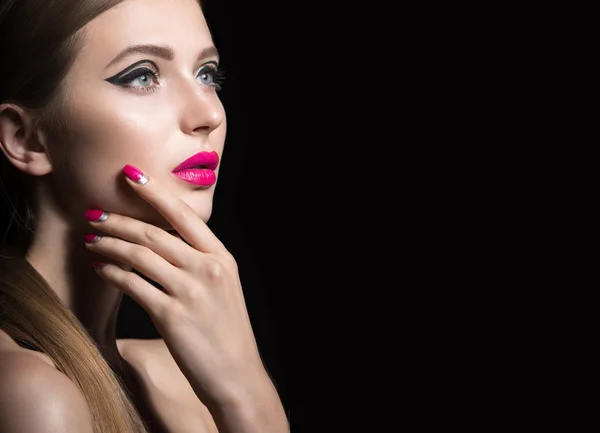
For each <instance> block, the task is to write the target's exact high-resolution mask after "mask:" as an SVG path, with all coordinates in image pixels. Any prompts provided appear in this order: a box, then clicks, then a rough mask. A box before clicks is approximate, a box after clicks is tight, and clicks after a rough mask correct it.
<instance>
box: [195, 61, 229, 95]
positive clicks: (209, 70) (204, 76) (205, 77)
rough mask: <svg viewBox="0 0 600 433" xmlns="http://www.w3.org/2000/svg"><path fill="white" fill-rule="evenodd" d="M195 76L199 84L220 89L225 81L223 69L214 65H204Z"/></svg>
mask: <svg viewBox="0 0 600 433" xmlns="http://www.w3.org/2000/svg"><path fill="white" fill-rule="evenodd" d="M197 78H198V79H199V80H200V83H201V84H204V85H205V86H210V87H214V88H215V89H216V90H221V89H222V85H223V82H224V81H225V71H223V69H219V68H218V67H217V66H216V65H212V64H210V65H204V66H202V67H201V68H200V70H199V71H198V75H197Z"/></svg>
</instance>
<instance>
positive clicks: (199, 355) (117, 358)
mask: <svg viewBox="0 0 600 433" xmlns="http://www.w3.org/2000/svg"><path fill="white" fill-rule="evenodd" d="M83 32H84V35H85V45H84V48H83V50H82V51H81V52H80V53H78V55H77V60H76V62H75V64H74V66H73V68H72V69H71V70H70V71H69V74H68V76H67V79H66V80H67V84H68V86H67V88H66V91H67V94H66V96H67V107H68V113H67V124H68V125H69V140H68V143H52V142H50V141H49V140H48V139H47V138H46V135H45V134H44V131H43V130H40V129H33V127H32V125H33V124H32V121H31V118H30V116H29V113H28V112H27V111H26V110H24V109H22V108H21V107H18V106H13V105H11V106H7V105H0V145H1V147H2V151H3V152H4V154H5V155H6V157H7V158H8V160H9V161H10V162H11V163H12V164H13V165H14V166H15V167H16V168H17V169H19V170H21V171H23V172H25V173H27V174H29V175H30V176H31V177H32V178H33V179H35V185H34V188H35V207H36V211H37V213H38V215H39V218H38V226H37V231H36V233H35V236H34V238H33V243H32V246H31V248H30V249H29V250H28V252H27V256H26V257H27V259H28V261H29V262H30V263H31V264H32V265H33V266H34V267H35V268H36V269H37V270H38V272H39V273H40V274H41V275H42V276H43V277H44V278H45V279H46V281H48V283H49V284H50V286H51V287H52V288H53V289H54V290H55V291H56V293H57V294H58V295H59V297H60V298H61V299H62V300H63V301H64V302H65V304H66V305H67V306H68V307H69V308H70V309H71V310H72V311H73V312H74V313H75V315H76V316H77V317H78V319H79V320H80V321H81V322H82V323H83V325H84V326H85V327H86V328H87V329H88V331H89V332H90V334H91V336H92V338H93V339H94V340H95V341H96V342H97V343H98V344H99V346H100V347H101V349H102V353H103V355H104V356H105V357H106V359H107V360H108V361H109V362H110V363H111V365H113V367H114V368H115V369H116V371H119V365H120V362H121V361H122V357H121V354H120V353H119V350H118V347H117V341H116V335H115V328H116V319H117V312H118V309H119V306H120V302H121V299H122V295H123V293H127V294H128V295H129V296H131V297H132V298H133V299H134V300H135V301H137V302H138V303H139V304H140V305H141V306H142V307H143V308H145V309H146V310H147V311H148V312H149V314H150V316H151V318H152V320H153V322H154V323H155V325H156V326H157V328H158V329H159V331H160V332H161V335H162V336H163V338H164V340H165V342H166V344H167V346H168V347H169V350H170V352H171V354H172V356H173V358H174V359H175V360H176V361H177V364H178V365H179V368H180V369H181V370H182V371H183V372H184V374H185V375H186V377H187V379H188V380H189V382H190V384H191V385H192V388H193V390H194V392H195V393H196V395H197V396H198V398H200V399H201V400H202V401H203V403H204V404H206V406H207V407H209V408H210V409H211V413H212V415H213V417H214V418H215V422H216V424H217V425H218V427H219V431H222V432H255V431H256V432H258V431H261V432H276V431H277V432H285V431H287V421H286V419H285V414H284V413H283V409H282V407H281V404H280V402H279V399H278V397H277V395H276V392H275V391H274V389H273V387H272V384H271V382H270V380H269V378H268V376H267V374H266V372H265V371H264V367H263V366H262V363H261V361H260V357H259V356H258V352H257V349H256V343H255V341H254V337H253V335H252V331H251V328H250V324H249V320H248V317H247V313H246V309H245V305H244V302H243V296H242V291H241V287H240V286H239V284H240V282H239V278H238V275H237V267H236V264H235V260H233V258H232V257H231V255H230V254H229V253H228V252H227V250H226V249H225V247H224V246H223V245H222V244H221V242H220V241H219V240H218V239H217V238H216V237H215V236H214V235H213V234H212V233H211V232H210V230H209V229H208V227H207V226H206V222H207V221H208V219H209V217H210V214H211V211H212V200H213V195H214V190H215V186H214V185H213V186H212V187H208V188H207V187H198V186H195V185H192V184H188V183H186V182H183V181H181V180H180V179H178V178H176V177H174V176H173V175H172V173H171V170H172V169H173V168H174V167H175V166H177V165H178V164H179V163H180V162H181V161H183V160H184V159H187V158H188V157H189V156H191V155H193V154H195V153H197V152H199V151H216V152H217V153H218V155H219V156H220V157H222V155H223V146H224V141H225V134H226V118H225V111H224V108H223V105H222V104H221V101H220V100H219V97H218V94H217V91H216V89H215V86H214V83H212V78H213V76H212V75H211V74H212V72H211V69H207V68H211V67H212V68H214V67H215V65H216V64H218V62H219V57H218V54H217V53H216V50H215V49H214V44H213V41H212V37H211V34H210V31H209V28H208V26H207V23H206V21H205V18H204V16H203V14H202V11H201V9H200V7H199V6H198V4H197V3H196V2H195V1H194V0H171V1H164V0H126V1H125V2H123V3H121V4H119V5H117V6H116V7H114V8H112V9H110V10H109V11H107V12H105V13H104V14H102V15H100V16H99V17H97V18H96V19H94V20H93V21H91V22H90V23H88V24H87V25H86V26H85V27H84V28H83ZM140 44H153V45H158V46H163V47H165V46H168V47H170V49H171V50H172V53H173V58H172V59H171V60H167V59H164V58H161V57H159V56H158V55H156V53H154V54H149V53H146V54H141V53H134V54H131V55H129V56H126V57H123V58H122V59H121V60H119V61H118V62H116V63H113V64H111V65H110V66H107V65H109V63H110V62H111V61H112V60H113V59H114V58H115V57H116V56H117V54H119V53H121V52H122V51H123V50H124V49H125V48H127V47H129V46H133V45H140ZM199 56H200V58H199ZM141 60H147V61H145V62H143V63H139V64H137V65H136V66H134V67H133V68H129V66H130V65H133V64H134V63H136V62H139V61H141ZM141 68H147V69H150V70H151V71H154V72H156V69H158V71H159V74H158V77H152V76H150V75H146V76H145V77H141V78H137V79H135V80H133V81H130V82H128V83H126V84H124V85H123V86H118V85H115V84H112V83H109V82H107V81H106V79H107V78H110V77H115V76H117V77H118V76H125V75H126V74H128V73H129V72H130V71H132V70H135V69H141ZM203 68H204V69H203ZM121 71H123V73H120V72H121ZM144 88H153V90H154V91H153V92H145V91H144ZM8 110H10V116H9V115H3V113H4V114H6V113H7V112H8ZM15 113H16V114H17V115H16V116H15ZM126 164H131V165H134V166H136V167H138V168H139V169H141V170H142V171H144V173H145V174H146V175H147V176H148V178H149V179H150V181H149V182H148V183H147V184H146V185H137V184H135V183H133V182H130V181H128V180H126V178H125V176H124V175H123V173H122V168H123V167H124V166H125V165H126ZM47 175H50V176H47ZM217 176H218V168H217ZM87 209H100V210H104V211H108V212H110V217H109V219H108V220H107V221H105V222H102V223H90V222H88V221H87V220H86V219H85V218H84V217H83V214H84V212H85V211H86V210H87ZM148 230H150V231H148ZM86 233H94V234H101V235H104V236H105V237H104V238H103V239H102V240H101V241H100V242H98V243H96V244H91V245H90V244H85V243H84V242H83V241H82V236H83V235H84V234H86ZM177 233H178V234H179V235H180V236H181V237H182V238H184V239H185V241H186V242H187V243H189V244H190V245H188V244H186V243H185V242H183V241H182V240H181V239H180V237H179V236H178V235H177ZM148 234H151V235H155V236H153V238H152V239H151V238H149V237H148V236H147V235H148ZM161 235H164V236H161ZM142 250H144V252H142V254H141V255H138V253H140V252H141V251H142ZM93 261H102V262H108V263H111V265H108V266H106V267H105V268H103V269H102V270H101V271H99V272H97V271H96V270H94V268H93V267H92V265H91V263H92V262H93ZM114 264H118V265H131V266H133V267H135V269H138V270H139V271H140V272H141V273H143V274H145V275H147V276H148V277H149V278H151V279H153V280H155V281H157V282H159V283H160V284H161V285H163V286H164V287H165V293H163V292H161V291H159V290H158V289H156V288H154V287H153V286H151V285H149V284H148V283H146V282H144V281H143V280H142V279H141V278H139V277H137V276H136V275H135V274H132V273H130V272H127V271H126V270H124V269H122V268H120V267H118V266H116V265H114ZM131 277H135V278H137V280H134V279H130V278H131ZM128 279H129V280H128ZM125 281H133V282H134V284H133V285H130V286H127V285H126V284H125V283H124V282H125ZM207 306H210V308H209V307H207ZM239 364H244V365H245V366H246V367H245V368H239V367H236V365H239ZM251 401H254V402H255V403H256V402H259V403H257V406H260V407H259V408H254V407H251V405H246V404H245V403H246V402H251Z"/></svg>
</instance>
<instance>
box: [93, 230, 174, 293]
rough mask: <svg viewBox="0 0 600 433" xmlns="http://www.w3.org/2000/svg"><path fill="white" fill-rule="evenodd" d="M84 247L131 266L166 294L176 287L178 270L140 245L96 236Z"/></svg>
mask: <svg viewBox="0 0 600 433" xmlns="http://www.w3.org/2000/svg"><path fill="white" fill-rule="evenodd" d="M85 246H86V248H87V249H88V250H90V251H93V252H95V253H98V254H101V255H103V256H105V257H109V258H110V259H113V260H114V261H117V262H120V263H125V264H126V265H129V266H131V267H132V268H134V269H135V270H137V271H138V272H140V273H142V274H144V275H145V276H146V277H148V278H150V279H151V280H153V281H156V282H157V283H158V284H160V285H161V286H162V287H164V288H165V290H166V291H167V292H170V290H169V288H168V286H177V272H179V269H178V268H176V267H174V266H173V265H171V264H170V263H169V262H167V261H166V260H165V259H164V258H162V257H161V256H159V255H158V254H156V253H155V252H154V251H152V250H150V249H148V248H146V247H144V246H142V245H137V244H132V243H131V242H127V241H124V240H122V239H118V238H113V237H110V236H100V235H96V237H95V239H94V240H93V241H91V242H86V243H85ZM155 290H156V289H155Z"/></svg>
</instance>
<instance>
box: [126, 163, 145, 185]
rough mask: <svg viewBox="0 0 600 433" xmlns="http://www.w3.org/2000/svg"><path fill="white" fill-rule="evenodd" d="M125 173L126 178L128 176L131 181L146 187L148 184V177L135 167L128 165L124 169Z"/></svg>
mask: <svg viewBox="0 0 600 433" xmlns="http://www.w3.org/2000/svg"><path fill="white" fill-rule="evenodd" d="M123 173H125V176H127V177H128V178H129V179H131V180H132V181H134V182H136V183H139V184H140V185H144V184H145V183H146V182H148V178H147V177H146V175H145V174H144V173H142V171H141V170H139V169H137V168H136V167H134V166H133V165H129V164H127V165H126V166H125V167H123Z"/></svg>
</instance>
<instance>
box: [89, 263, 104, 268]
mask: <svg viewBox="0 0 600 433" xmlns="http://www.w3.org/2000/svg"><path fill="white" fill-rule="evenodd" d="M92 266H93V267H94V268H96V269H102V268H103V267H104V266H106V263H102V262H92Z"/></svg>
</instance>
